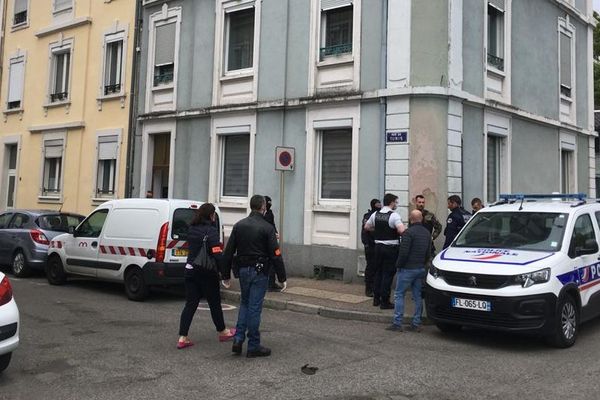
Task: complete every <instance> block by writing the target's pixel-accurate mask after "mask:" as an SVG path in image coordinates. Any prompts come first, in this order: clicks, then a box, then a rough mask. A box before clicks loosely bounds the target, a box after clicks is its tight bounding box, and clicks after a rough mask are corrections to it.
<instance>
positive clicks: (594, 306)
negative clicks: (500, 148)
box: [426, 194, 600, 347]
mask: <svg viewBox="0 0 600 400" xmlns="http://www.w3.org/2000/svg"><path fill="white" fill-rule="evenodd" d="M599 238H600V204H599V203H591V202H590V203H588V202H586V200H585V195H583V194H576V195H566V194H552V195H501V196H500V201H499V202H497V203H495V204H494V205H492V206H491V207H487V208H484V209H482V210H480V211H479V212H478V213H477V214H475V215H474V216H473V217H472V218H471V220H470V221H469V222H468V223H467V224H466V225H465V226H464V228H463V229H462V230H461V232H460V233H459V234H458V235H457V237H456V238H455V240H454V242H453V243H452V245H451V246H450V247H448V248H447V249H445V250H443V251H442V252H440V253H439V254H438V255H437V256H436V257H435V259H434V260H433V265H432V266H431V267H430V269H429V273H428V274H427V286H428V288H427V299H426V305H427V315H428V317H429V318H430V319H432V320H433V321H434V322H435V324H436V325H437V326H438V328H439V329H441V330H442V331H451V330H458V329H460V328H461V327H462V326H471V327H480V328H490V329H498V330H505V331H519V332H526V333H536V334H542V335H544V336H545V337H547V338H548V339H549V340H550V342H551V343H552V344H554V345H556V346H558V347H569V346H572V345H573V344H574V343H575V340H576V338H577V334H578V332H579V326H580V323H581V322H584V321H586V320H589V319H591V318H593V317H595V316H597V315H598V314H600V261H599V260H600V251H599V247H598V239H599Z"/></svg>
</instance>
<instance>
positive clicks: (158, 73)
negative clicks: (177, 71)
mask: <svg viewBox="0 0 600 400" xmlns="http://www.w3.org/2000/svg"><path fill="white" fill-rule="evenodd" d="M173 73H174V65H173V64H165V65H157V66H156V67H154V86H160V85H167V84H169V83H171V82H173Z"/></svg>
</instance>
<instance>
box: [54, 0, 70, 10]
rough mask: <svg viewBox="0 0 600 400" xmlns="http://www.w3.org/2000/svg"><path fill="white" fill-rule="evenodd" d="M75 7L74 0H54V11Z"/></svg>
mask: <svg viewBox="0 0 600 400" xmlns="http://www.w3.org/2000/svg"><path fill="white" fill-rule="evenodd" d="M72 7H73V0H54V11H61V10H66V9H69V8H72Z"/></svg>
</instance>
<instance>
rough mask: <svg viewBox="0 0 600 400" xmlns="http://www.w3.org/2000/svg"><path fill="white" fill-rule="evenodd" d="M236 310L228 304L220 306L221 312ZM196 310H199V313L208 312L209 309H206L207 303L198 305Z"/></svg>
mask: <svg viewBox="0 0 600 400" xmlns="http://www.w3.org/2000/svg"><path fill="white" fill-rule="evenodd" d="M236 308H237V307H236V306H232V305H230V304H221V309H222V310H223V311H233V310H235V309H236ZM198 310H200V311H210V307H208V303H200V304H199V305H198Z"/></svg>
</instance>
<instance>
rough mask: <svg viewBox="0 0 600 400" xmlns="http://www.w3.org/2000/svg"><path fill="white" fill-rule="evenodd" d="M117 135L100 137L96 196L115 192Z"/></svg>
mask: <svg viewBox="0 0 600 400" xmlns="http://www.w3.org/2000/svg"><path fill="white" fill-rule="evenodd" d="M118 140H119V137H118V136H117V135H111V136H100V137H99V138H98V169H97V174H96V197H102V196H112V195H114V194H115V177H116V167H117V154H118V150H119V143H118Z"/></svg>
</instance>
